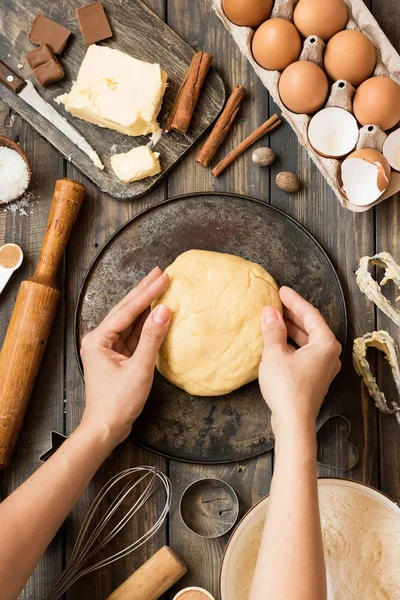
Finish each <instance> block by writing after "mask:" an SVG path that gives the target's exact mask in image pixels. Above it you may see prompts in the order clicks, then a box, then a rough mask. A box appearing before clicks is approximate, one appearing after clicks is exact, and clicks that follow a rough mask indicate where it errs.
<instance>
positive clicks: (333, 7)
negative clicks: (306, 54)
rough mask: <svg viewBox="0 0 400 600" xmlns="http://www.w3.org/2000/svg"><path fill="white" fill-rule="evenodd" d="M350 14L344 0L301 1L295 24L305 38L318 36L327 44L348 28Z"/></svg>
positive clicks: (295, 11)
mask: <svg viewBox="0 0 400 600" xmlns="http://www.w3.org/2000/svg"><path fill="white" fill-rule="evenodd" d="M348 18H349V12H348V9H347V5H346V3H345V2H344V0H323V1H321V0H299V2H298V3H297V5H296V8H295V9H294V14H293V22H294V24H295V25H296V27H297V29H298V30H299V31H300V33H301V35H303V36H304V37H305V38H306V37H308V36H310V35H317V36H318V37H319V38H321V40H323V41H324V42H327V41H328V40H330V38H331V37H333V36H334V35H335V34H336V33H338V32H339V31H342V29H344V28H345V27H346V23H347V20H348Z"/></svg>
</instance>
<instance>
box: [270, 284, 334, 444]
mask: <svg viewBox="0 0 400 600" xmlns="http://www.w3.org/2000/svg"><path fill="white" fill-rule="evenodd" d="M279 295H280V298H281V301H282V304H283V317H282V315H281V314H280V312H279V311H277V310H276V309H274V308H272V307H271V306H266V307H265V308H264V310H263V313H262V331H263V336H264V352H263V356H262V361H261V364H260V369H259V380H260V387H261V392H262V395H263V397H264V399H265V401H266V403H267V404H268V406H269V408H270V409H271V412H272V427H273V429H274V433H275V435H276V434H277V432H278V431H280V430H281V429H285V428H287V427H288V425H290V424H291V423H295V424H297V425H300V426H303V425H310V424H313V426H314V425H315V420H316V418H317V415H318V412H319V409H320V407H321V404H322V401H323V399H324V398H325V396H326V394H327V392H328V389H329V386H330V384H331V382H332V380H333V379H334V377H335V376H336V375H337V374H338V372H339V371H340V367H341V363H340V360H339V357H340V353H341V349H342V348H341V345H340V344H339V342H338V341H337V339H336V337H335V335H334V334H333V332H332V331H331V330H330V329H329V327H328V325H327V324H326V322H325V320H324V318H323V317H322V315H321V314H320V313H319V311H318V310H317V309H316V308H314V307H313V306H312V305H311V304H309V303H308V302H307V301H306V300H304V299H303V298H302V297H301V296H299V295H298V294H297V293H296V292H295V291H294V290H292V289H290V288H288V287H282V288H281V289H280V292H279ZM288 337H289V338H290V339H292V340H293V341H294V342H295V343H296V344H297V345H298V346H299V349H296V348H295V347H294V346H292V345H291V344H290V343H288V341H287V338H288Z"/></svg>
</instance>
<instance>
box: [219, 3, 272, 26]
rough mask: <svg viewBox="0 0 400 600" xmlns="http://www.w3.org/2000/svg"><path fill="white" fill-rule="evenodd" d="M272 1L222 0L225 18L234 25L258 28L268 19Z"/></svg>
mask: <svg viewBox="0 0 400 600" xmlns="http://www.w3.org/2000/svg"><path fill="white" fill-rule="evenodd" d="M272 4H273V0H222V8H223V11H224V13H225V14H226V16H227V17H228V19H229V20H230V21H232V23H235V25H241V26H245V27H258V26H259V25H261V23H264V21H266V20H267V19H268V18H269V15H270V14H271V10H272Z"/></svg>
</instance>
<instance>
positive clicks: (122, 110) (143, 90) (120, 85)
mask: <svg viewBox="0 0 400 600" xmlns="http://www.w3.org/2000/svg"><path fill="white" fill-rule="evenodd" d="M167 78H168V75H167V73H166V72H165V71H163V70H162V69H161V67H160V65H158V64H151V63H147V62H144V61H142V60H137V59H136V58H133V57H132V56H129V55H128V54H125V53H124V52H120V51H119V50H114V49H113V48H109V47H108V46H96V45H95V44H92V45H91V46H89V48H88V50H87V52H86V55H85V58H84V59H83V61H82V64H81V67H80V69H79V73H78V77H77V80H76V81H75V82H74V84H73V85H72V88H71V90H70V92H69V93H67V94H63V95H62V96H58V97H57V98H56V99H55V100H56V102H58V103H63V104H64V106H65V108H66V110H67V111H68V112H70V113H71V114H72V115H73V116H74V117H78V118H79V119H83V120H85V121H89V123H95V124H96V125H100V127H109V128H110V129H115V130H116V131H120V132H121V133H125V134H127V135H133V136H135V135H146V134H148V133H152V134H154V136H155V138H157V137H159V135H160V126H159V124H158V123H157V116H158V113H159V111H160V108H161V103H162V99H163V96H164V92H165V88H166V85H167Z"/></svg>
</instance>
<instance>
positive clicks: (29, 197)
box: [3, 192, 39, 217]
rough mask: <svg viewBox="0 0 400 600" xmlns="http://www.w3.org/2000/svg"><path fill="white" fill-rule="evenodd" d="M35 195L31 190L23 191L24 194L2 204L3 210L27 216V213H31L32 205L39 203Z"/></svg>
mask: <svg viewBox="0 0 400 600" xmlns="http://www.w3.org/2000/svg"><path fill="white" fill-rule="evenodd" d="M36 198H37V197H36V195H35V194H34V193H33V192H25V194H24V195H23V196H22V197H21V198H19V199H18V200H15V201H14V202H10V203H9V204H5V205H4V209H3V212H10V213H13V214H16V213H19V215H20V216H21V217H27V216H28V214H29V215H32V214H33V206H34V205H35V204H39V200H37V199H36Z"/></svg>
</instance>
